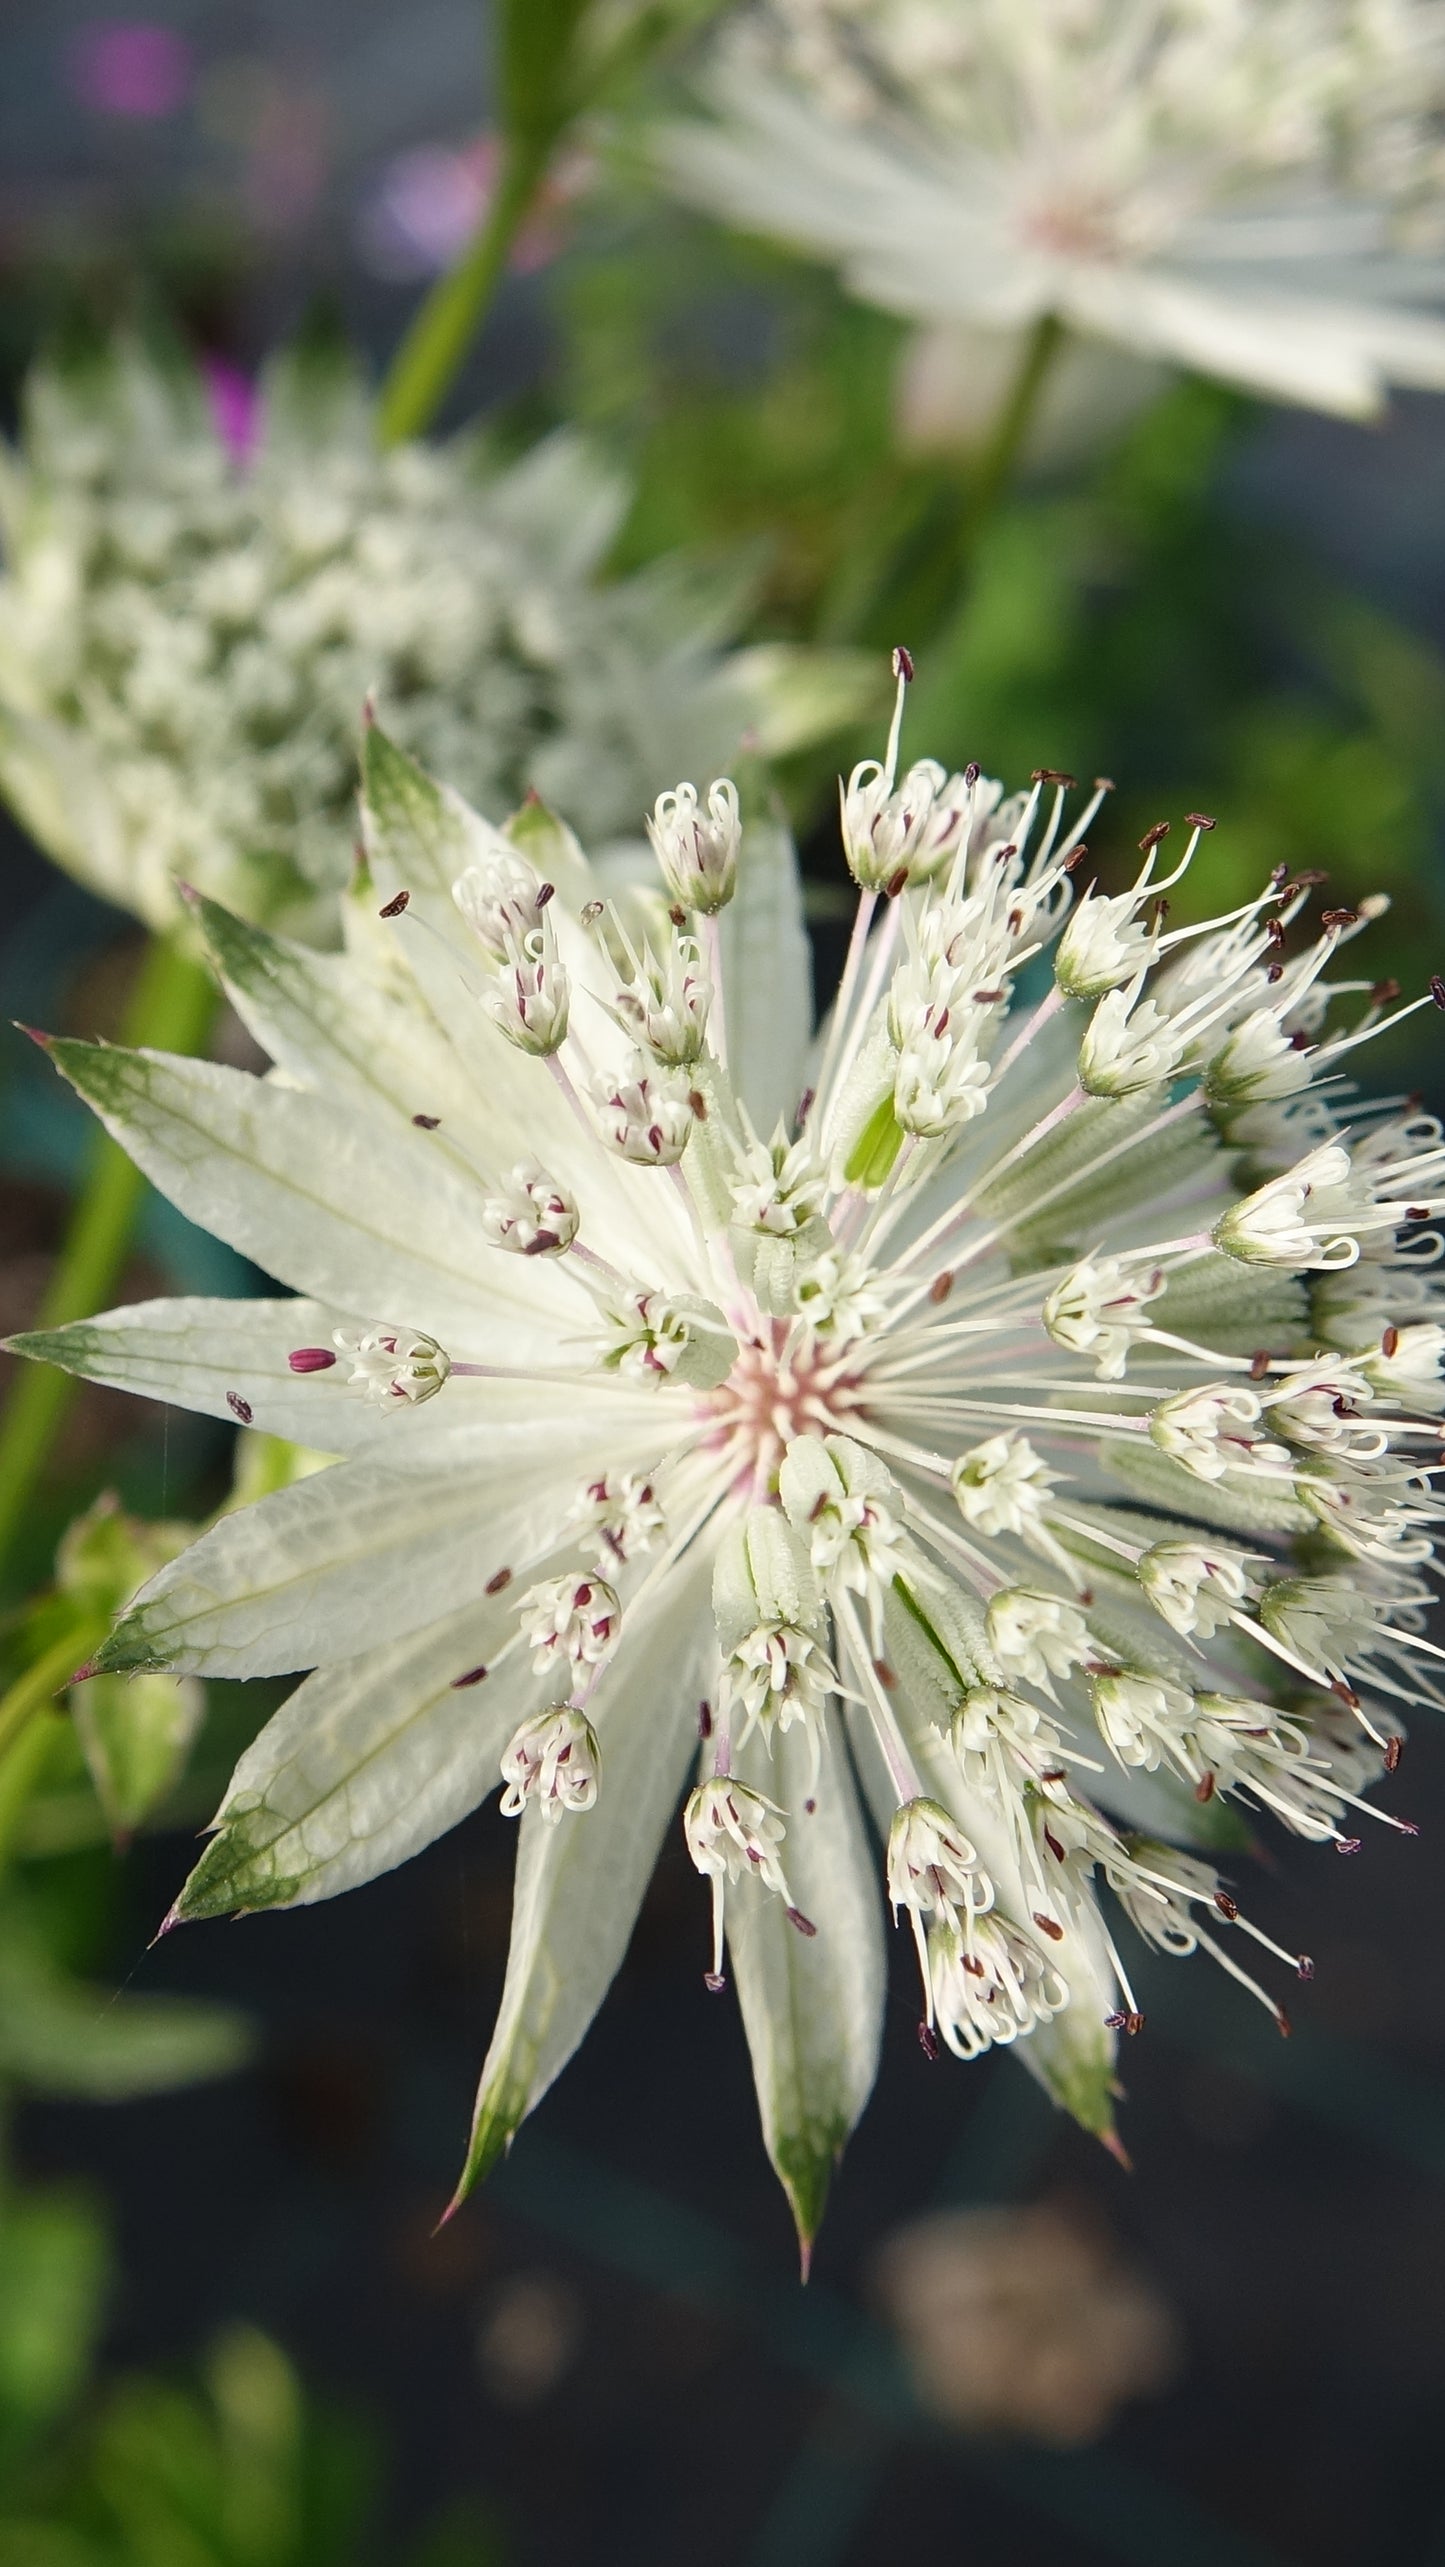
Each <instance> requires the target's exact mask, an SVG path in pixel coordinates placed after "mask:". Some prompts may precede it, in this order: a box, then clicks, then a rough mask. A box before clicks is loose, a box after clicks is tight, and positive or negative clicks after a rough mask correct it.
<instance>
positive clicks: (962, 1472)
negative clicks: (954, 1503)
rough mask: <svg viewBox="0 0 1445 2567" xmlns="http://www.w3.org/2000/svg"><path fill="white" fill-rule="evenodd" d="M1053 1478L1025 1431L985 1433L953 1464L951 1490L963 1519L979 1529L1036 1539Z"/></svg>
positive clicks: (1029, 1539)
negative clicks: (1017, 1432)
mask: <svg viewBox="0 0 1445 2567" xmlns="http://www.w3.org/2000/svg"><path fill="white" fill-rule="evenodd" d="M1059 1476H1060V1475H1059V1473H1058V1472H1057V1471H1051V1470H1050V1469H1049V1467H1048V1464H1047V1463H1046V1462H1045V1461H1043V1460H1042V1459H1041V1457H1040V1456H1039V1454H1037V1453H1036V1452H1035V1451H1034V1448H1033V1446H1032V1444H1031V1443H1030V1442H1029V1439H1028V1437H1027V1436H1026V1435H990V1436H989V1437H988V1439H987V1441H986V1442H985V1443H982V1444H975V1445H974V1447H973V1450H972V1451H971V1452H968V1453H964V1454H962V1455H961V1456H960V1458H959V1459H958V1460H957V1461H956V1462H955V1463H954V1466H953V1474H952V1477H953V1494H954V1496H955V1497H956V1498H957V1500H958V1504H959V1509H960V1512H961V1513H962V1515H963V1517H964V1520H965V1522H966V1523H969V1524H973V1525H976V1526H977V1528H978V1530H979V1532H980V1533H1017V1534H1019V1535H1021V1536H1022V1538H1023V1539H1024V1540H1025V1541H1026V1542H1027V1541H1037V1540H1038V1539H1039V1537H1040V1535H1041V1534H1042V1532H1043V1528H1044V1524H1045V1521H1046V1518H1047V1513H1048V1503H1049V1498H1050V1495H1051V1493H1052V1491H1053V1489H1054V1487H1055V1485H1056V1483H1057V1481H1058V1479H1059Z"/></svg>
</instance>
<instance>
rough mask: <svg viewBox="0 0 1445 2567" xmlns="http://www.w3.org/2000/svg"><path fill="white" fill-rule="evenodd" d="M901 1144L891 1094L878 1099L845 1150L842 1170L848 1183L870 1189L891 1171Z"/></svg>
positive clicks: (899, 1129) (900, 1132)
mask: <svg viewBox="0 0 1445 2567" xmlns="http://www.w3.org/2000/svg"><path fill="white" fill-rule="evenodd" d="M902 1147H903V1126H902V1124H901V1123H900V1122H899V1120H898V1117H897V1115H896V1114H895V1113H894V1111H893V1098H892V1094H891V1093H890V1094H889V1095H887V1096H885V1097H883V1098H881V1099H880V1101H879V1103H878V1104H877V1105H876V1106H875V1107H874V1109H873V1111H872V1113H871V1114H870V1115H869V1117H868V1120H867V1122H866V1123H865V1124H864V1126H863V1129H862V1131H861V1132H860V1133H859V1135H858V1138H857V1140H856V1141H855V1142H854V1144H853V1147H852V1149H851V1150H850V1152H849V1154H848V1164H847V1166H846V1167H845V1168H844V1171H843V1174H844V1176H845V1177H846V1178H847V1181H848V1183H849V1185H856V1186H862V1187H863V1188H864V1190H865V1191H867V1192H870V1193H871V1192H872V1191H873V1190H874V1189H875V1188H876V1187H878V1186H880V1185H883V1184H884V1183H885V1182H886V1181H887V1179H888V1177H889V1175H890V1174H891V1173H892V1169H893V1163H894V1160H895V1159H896V1158H897V1156H898V1153H899V1151H900V1150H901V1149H902Z"/></svg>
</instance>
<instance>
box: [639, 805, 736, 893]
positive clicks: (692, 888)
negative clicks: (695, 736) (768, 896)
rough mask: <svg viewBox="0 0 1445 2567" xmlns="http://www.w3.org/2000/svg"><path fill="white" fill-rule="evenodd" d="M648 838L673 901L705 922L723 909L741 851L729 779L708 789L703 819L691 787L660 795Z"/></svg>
mask: <svg viewBox="0 0 1445 2567" xmlns="http://www.w3.org/2000/svg"><path fill="white" fill-rule="evenodd" d="M647 834H648V836H649V838H650V839H651V840H652V851H653V854H654V855H655V856H656V858H657V861H658V865H659V867H660V869H661V872H662V878H663V881H664V882H665V883H666V885H667V888H668V890H669V891H670V892H671V894H672V897H673V899H674V900H676V901H678V902H680V903H681V905H682V907H683V908H684V909H698V910H701V911H702V913H703V916H704V917H707V918H711V917H713V916H715V914H716V913H717V911H718V910H719V909H725V908H726V907H727V904H728V902H729V901H730V900H731V898H732V896H733V892H734V890H735V889H736V887H737V873H738V851H739V849H740V847H741V845H742V817H741V814H740V812H739V809H738V789H737V786H736V785H735V784H734V783H733V782H732V779H731V778H730V777H729V776H720V777H719V778H718V780H717V782H716V783H715V784H711V785H709V787H708V796H707V817H706V818H704V817H703V815H702V813H701V811H700V810H699V808H698V797H697V787H696V786H695V785H691V784H680V785H679V786H678V787H677V790H676V792H675V793H660V794H659V795H658V797H657V801H656V804H655V806H654V808H653V814H652V818H651V819H650V820H649V821H648V824H647Z"/></svg>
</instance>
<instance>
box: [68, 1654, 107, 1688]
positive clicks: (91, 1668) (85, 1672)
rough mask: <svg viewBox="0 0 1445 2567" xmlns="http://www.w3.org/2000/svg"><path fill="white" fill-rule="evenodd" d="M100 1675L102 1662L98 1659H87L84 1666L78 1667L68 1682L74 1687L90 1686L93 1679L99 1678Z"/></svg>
mask: <svg viewBox="0 0 1445 2567" xmlns="http://www.w3.org/2000/svg"><path fill="white" fill-rule="evenodd" d="M99 1673H100V1660H99V1659H98V1658H87V1659H86V1662H85V1664H84V1666H83V1667H77V1668H76V1670H75V1673H74V1675H73V1676H71V1677H69V1678H68V1680H67V1681H68V1682H69V1683H70V1684H73V1685H88V1684H89V1682H90V1679H91V1677H92V1676H98V1675H99Z"/></svg>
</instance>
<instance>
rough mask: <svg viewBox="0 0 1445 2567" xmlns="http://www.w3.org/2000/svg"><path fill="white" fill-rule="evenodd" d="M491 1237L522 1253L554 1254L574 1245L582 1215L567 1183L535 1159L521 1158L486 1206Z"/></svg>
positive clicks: (516, 1253)
mask: <svg viewBox="0 0 1445 2567" xmlns="http://www.w3.org/2000/svg"><path fill="white" fill-rule="evenodd" d="M482 1222H483V1226H484V1227H485V1229H486V1233H487V1237H488V1238H489V1239H490V1240H491V1241H492V1242H493V1244H494V1246H496V1247H498V1248H510V1249H511V1251H512V1253H513V1255H514V1256H518V1257H554V1256H557V1255H558V1254H559V1253H560V1252H561V1251H562V1250H563V1249H565V1248H570V1247H571V1245H572V1242H573V1240H574V1239H575V1238H576V1236H577V1233H578V1230H579V1229H580V1228H581V1224H582V1215H581V1213H580V1212H579V1211H578V1209H577V1205H576V1201H575V1199H574V1197H573V1196H572V1195H570V1194H569V1193H568V1192H567V1190H566V1188H565V1186H559V1185H554V1183H553V1181H552V1179H551V1178H550V1177H549V1176H548V1175H547V1173H546V1171H545V1169H542V1168H539V1167H538V1165H537V1162H536V1160H535V1159H519V1160H518V1161H517V1164H516V1166H515V1167H514V1168H513V1170H512V1173H511V1175H510V1177H509V1178H508V1180H507V1184H506V1187H505V1189H504V1190H503V1192H502V1193H501V1194H492V1195H488V1197H487V1200H486V1202H485V1204H484V1205H483V1207H482Z"/></svg>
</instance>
